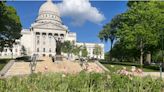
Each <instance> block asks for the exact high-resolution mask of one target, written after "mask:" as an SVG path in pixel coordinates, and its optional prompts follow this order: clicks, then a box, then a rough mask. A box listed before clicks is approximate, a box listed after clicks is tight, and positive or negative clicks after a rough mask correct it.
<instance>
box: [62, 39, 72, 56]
mask: <svg viewBox="0 0 164 92" xmlns="http://www.w3.org/2000/svg"><path fill="white" fill-rule="evenodd" d="M73 48H74V45H73V44H72V43H71V42H70V41H65V42H64V43H63V44H62V52H64V53H67V55H68V57H70V54H71V53H72V52H73Z"/></svg>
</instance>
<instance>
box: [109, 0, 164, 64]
mask: <svg viewBox="0 0 164 92" xmlns="http://www.w3.org/2000/svg"><path fill="white" fill-rule="evenodd" d="M161 3H164V2H155V1H135V2H134V1H133V2H131V1H129V2H128V6H129V9H128V10H127V11H126V12H125V13H122V14H119V15H117V16H116V17H115V18H114V19H113V20H112V22H111V25H114V28H112V29H115V30H116V31H115V32H116V36H117V38H118V39H119V41H120V42H122V43H123V44H124V45H125V46H123V47H125V49H129V50H130V49H131V50H132V49H134V48H135V49H136V50H137V51H138V52H140V64H141V66H142V65H143V55H144V53H146V52H148V51H150V52H152V51H153V50H154V47H157V45H158V41H159V33H160V31H161V28H162V27H164V25H163V23H164V21H163V20H164V17H162V16H163V14H162V11H163V9H161V7H159V5H161ZM162 5H163V4H162ZM162 8H163V7H162ZM113 21H114V22H113ZM109 28H111V27H110V25H109Z"/></svg>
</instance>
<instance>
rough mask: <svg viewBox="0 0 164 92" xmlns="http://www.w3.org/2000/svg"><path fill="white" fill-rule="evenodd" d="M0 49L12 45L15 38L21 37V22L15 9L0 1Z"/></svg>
mask: <svg viewBox="0 0 164 92" xmlns="http://www.w3.org/2000/svg"><path fill="white" fill-rule="evenodd" d="M0 23H1V24H0V51H2V50H3V48H4V47H12V45H13V44H14V43H15V40H16V39H19V38H20V37H21V33H20V32H21V28H22V26H21V23H20V19H19V16H17V12H16V10H15V9H14V8H13V7H11V6H7V5H6V4H5V2H4V1H0Z"/></svg>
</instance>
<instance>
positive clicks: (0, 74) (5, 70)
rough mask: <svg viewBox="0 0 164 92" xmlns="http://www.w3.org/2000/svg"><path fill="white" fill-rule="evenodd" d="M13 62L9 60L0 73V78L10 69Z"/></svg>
mask: <svg viewBox="0 0 164 92" xmlns="http://www.w3.org/2000/svg"><path fill="white" fill-rule="evenodd" d="M14 62H15V60H10V61H9V62H8V63H7V64H6V65H5V66H4V67H3V69H2V70H1V71H0V76H4V75H5V74H6V73H7V71H8V70H9V69H10V68H11V66H12V65H13V64H14Z"/></svg>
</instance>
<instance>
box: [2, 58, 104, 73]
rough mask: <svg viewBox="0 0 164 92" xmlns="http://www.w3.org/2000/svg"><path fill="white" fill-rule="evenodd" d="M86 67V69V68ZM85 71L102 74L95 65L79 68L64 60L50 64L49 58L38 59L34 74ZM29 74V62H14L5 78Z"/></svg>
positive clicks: (78, 65) (77, 64)
mask: <svg viewBox="0 0 164 92" xmlns="http://www.w3.org/2000/svg"><path fill="white" fill-rule="evenodd" d="M86 66H87V67H86ZM83 69H85V70H86V71H87V72H103V69H102V68H101V67H99V66H98V65H97V64H96V63H88V64H87V65H84V66H82V67H81V66H80V64H79V63H78V62H72V61H68V60H66V59H64V60H63V61H61V62H52V59H51V58H49V57H44V58H39V61H38V62H37V65H36V69H35V72H36V73H38V72H41V73H45V72H58V73H71V74H75V73H78V72H80V71H82V70H83ZM30 73H31V67H30V62H23V61H22V62H14V64H13V65H12V66H11V68H10V69H9V70H8V71H7V73H6V74H5V76H15V75H26V74H30Z"/></svg>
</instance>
